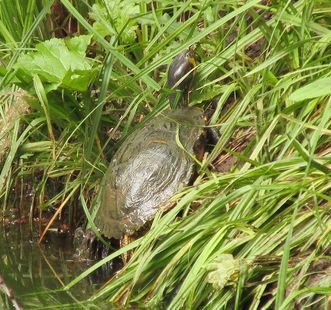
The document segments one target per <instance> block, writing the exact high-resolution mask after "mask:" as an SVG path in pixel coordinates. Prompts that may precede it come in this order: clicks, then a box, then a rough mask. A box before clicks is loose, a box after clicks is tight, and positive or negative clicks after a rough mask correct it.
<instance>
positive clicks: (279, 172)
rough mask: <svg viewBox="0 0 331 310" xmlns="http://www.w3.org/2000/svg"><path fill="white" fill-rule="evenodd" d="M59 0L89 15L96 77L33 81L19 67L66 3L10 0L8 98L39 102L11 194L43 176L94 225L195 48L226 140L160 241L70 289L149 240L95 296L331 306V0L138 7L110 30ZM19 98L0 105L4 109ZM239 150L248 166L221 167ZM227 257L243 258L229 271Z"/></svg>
mask: <svg viewBox="0 0 331 310" xmlns="http://www.w3.org/2000/svg"><path fill="white" fill-rule="evenodd" d="M61 2H62V4H63V6H64V7H66V9H67V11H68V12H70V14H71V16H72V17H73V18H74V19H75V20H77V21H78V26H77V29H76V31H74V32H72V33H70V31H69V30H68V32H69V33H68V34H69V35H71V36H77V35H78V34H91V35H93V39H92V43H91V44H90V46H89V48H88V53H87V55H88V56H89V57H90V58H91V60H90V61H91V63H92V64H93V68H94V69H95V70H96V72H97V75H96V77H95V79H94V81H93V83H92V84H91V86H90V88H89V90H87V91H85V92H81V91H77V90H72V89H68V88H66V87H64V86H63V85H62V86H61V85H60V86H59V87H58V88H56V89H54V90H51V91H49V88H48V87H49V82H50V81H48V80H47V79H46V78H40V76H35V77H34V78H33V81H34V83H32V82H28V81H22V80H20V78H21V77H20V76H19V75H18V74H17V72H16V71H14V68H15V64H16V62H17V59H19V58H20V57H21V55H22V54H24V53H26V52H28V51H31V49H33V48H34V47H35V45H36V43H38V42H41V41H45V40H47V39H50V38H51V37H52V36H54V33H55V30H54V29H52V28H49V27H47V25H49V23H50V22H51V21H52V16H51V15H47V13H48V11H47V10H48V7H49V6H50V5H51V4H52V1H27V4H26V5H27V6H28V7H29V10H28V12H29V14H23V13H22V12H25V10H27V8H26V7H24V6H23V5H21V4H18V3H16V2H13V1H8V3H7V2H6V1H4V3H0V37H1V42H2V44H1V49H0V53H1V56H0V59H1V63H0V74H1V77H2V78H1V82H0V83H1V85H2V87H3V89H2V92H3V93H4V94H5V96H6V98H8V96H9V97H10V96H14V95H12V94H11V89H12V87H15V85H18V86H20V87H22V88H24V89H25V91H26V92H28V93H29V94H30V95H31V96H33V97H34V100H30V101H29V104H30V105H31V106H32V108H33V109H32V112H30V113H29V114H28V115H26V116H24V117H22V119H21V121H19V120H17V119H16V118H15V122H16V123H15V124H14V125H13V127H12V128H13V130H12V132H11V141H12V143H11V146H10V148H9V149H8V151H7V152H8V153H7V154H8V155H7V159H6V160H5V161H4V162H3V165H2V171H1V174H0V195H1V199H2V201H3V202H6V201H8V200H9V199H10V192H11V189H13V188H14V187H15V186H17V184H18V183H20V182H21V183H23V184H24V183H31V181H30V180H31V177H35V181H32V184H30V186H31V187H32V190H31V189H30V190H29V192H30V191H31V192H32V193H33V201H34V207H35V208H36V207H38V208H39V209H38V210H40V212H43V210H46V209H47V208H49V207H50V206H52V207H54V206H55V207H56V208H57V210H58V212H61V213H62V216H65V217H66V218H67V221H68V222H74V221H75V217H74V214H75V212H76V211H77V210H76V209H77V208H79V209H81V208H83V209H84V211H85V213H86V218H87V219H88V220H87V222H89V224H88V225H92V226H93V224H92V223H91V219H92V218H93V214H94V212H95V207H97V205H98V199H99V197H98V193H99V192H100V180H101V178H102V175H103V172H104V171H105V169H106V167H107V165H108V162H109V160H110V159H111V157H112V155H113V154H114V152H115V150H116V149H117V147H118V145H120V144H121V143H122V142H123V141H125V138H126V136H127V135H128V134H130V132H132V131H133V130H135V129H137V128H139V126H141V124H142V122H144V121H145V120H148V119H150V118H152V117H155V116H156V115H157V114H158V113H159V112H160V111H162V110H163V109H166V108H168V102H167V101H166V92H165V91H164V90H163V86H164V85H165V82H166V75H165V72H166V66H167V65H168V64H169V63H170V62H171V60H172V59H173V58H174V56H175V55H176V54H178V53H179V52H180V51H182V50H183V49H185V48H187V47H190V46H192V45H195V48H196V52H197V54H198V55H199V57H200V63H199V65H198V67H197V74H196V79H195V83H194V87H193V88H194V89H193V92H192V95H191V103H192V104H195V105H198V106H204V107H206V106H208V105H210V104H212V105H213V115H212V116H211V121H210V125H211V126H215V127H217V128H219V130H220V134H221V137H220V139H219V141H218V143H217V144H216V146H215V147H214V148H213V150H212V151H211V152H210V153H209V154H207V156H206V157H205V159H204V161H203V162H202V165H201V166H200V168H199V177H198V179H197V181H196V182H195V184H194V185H193V186H192V187H190V188H186V189H185V190H184V191H183V192H181V193H178V195H177V196H176V197H174V198H173V199H172V200H171V201H170V202H169V205H171V204H173V205H174V206H173V207H172V208H171V209H170V211H168V212H165V213H163V214H162V213H159V214H158V215H157V216H156V218H155V220H154V221H153V224H152V227H151V229H150V231H148V232H147V233H146V235H144V236H143V237H141V238H140V239H138V240H137V241H135V242H134V243H132V244H130V245H128V246H127V247H126V248H122V249H120V250H119V251H117V252H115V253H113V254H112V255H111V256H109V257H108V258H106V259H104V261H101V262H99V263H97V264H96V265H95V266H93V267H91V269H90V270H88V271H86V272H85V273H83V274H82V275H81V276H80V277H78V278H77V279H76V280H74V281H73V282H71V283H68V284H67V287H66V288H67V289H70V288H71V287H72V286H74V285H75V284H76V283H77V282H78V281H79V280H81V279H82V278H84V277H85V276H87V274H88V273H90V272H92V271H93V270H95V269H96V268H97V267H98V266H100V265H101V264H103V263H104V262H105V261H107V260H108V261H109V260H111V259H112V258H114V257H116V256H119V255H121V254H122V253H123V252H125V251H127V250H129V249H135V252H134V254H133V257H132V259H131V260H130V261H129V263H128V264H127V265H126V266H125V268H124V269H123V270H121V271H120V272H119V274H118V275H117V276H116V277H114V278H113V279H112V280H111V281H110V282H109V283H108V284H107V285H106V286H105V287H104V288H102V289H101V290H100V291H98V292H97V293H96V294H95V295H94V296H92V297H91V298H90V301H94V300H99V301H100V300H102V301H104V300H107V301H109V302H115V303H124V304H126V305H129V304H137V305H139V306H141V305H143V304H144V305H145V306H147V307H157V306H159V307H161V305H162V306H164V307H168V308H169V309H201V308H205V309H243V308H247V309H274V308H276V309H288V308H289V309H290V308H293V307H294V305H295V304H299V305H301V306H302V307H306V308H307V309H309V308H310V307H311V306H312V303H314V302H317V303H319V304H320V305H324V307H325V309H326V308H327V298H329V297H328V295H329V294H330V293H331V289H330V287H331V285H330V281H331V280H330V275H327V272H326V270H324V271H323V270H322V271H320V272H318V271H319V270H318V267H316V266H318V265H319V262H321V261H323V260H324V259H330V237H331V231H330V225H331V216H330V214H331V212H330V211H331V210H330V207H331V204H330V201H331V200H330V190H331V182H330V174H331V139H330V135H331V129H330V124H331V99H330V98H331V97H330V95H331V88H330V87H329V85H330V83H329V82H330V79H331V78H330V74H331V67H330V62H331V4H330V3H329V1H326V0H325V1H323V0H319V1H317V0H316V1H308V0H306V1H304V0H299V1H295V2H294V1H272V3H269V2H271V1H267V2H266V1H263V2H262V1H258V0H252V1H231V0H225V1H221V2H219V1H208V0H206V1H202V2H193V1H188V2H182V1H175V0H171V1H155V2H139V4H137V5H136V7H134V8H132V7H131V9H132V11H134V13H132V16H129V18H128V17H127V16H123V15H120V16H119V17H118V16H115V17H116V18H117V19H116V18H115V17H114V16H112V14H115V10H109V11H107V12H106V11H105V14H103V15H100V14H99V16H100V17H99V20H98V23H99V24H98V27H96V26H95V27H93V25H92V19H91V18H88V16H89V15H88V12H92V11H93V10H95V7H93V5H94V4H95V1H67V0H62V1H61ZM105 2H107V1H105ZM108 2H109V3H110V2H112V1H108ZM100 3H101V1H100ZM137 3H138V2H137ZM266 3H267V4H266ZM127 11H128V12H129V11H130V10H129V6H128V10H127ZM13 14H14V15H15V16H16V17H15V18H13V19H11V18H8V16H13ZM90 17H91V15H90ZM69 20H70V19H69V17H67V19H65V20H64V21H63V24H62V27H63V28H66V27H67V26H68V25H70V23H69V22H68V21H69ZM16 23H18V25H17V24H16ZM68 23H69V24H68ZM130 27H136V28H135V29H136V30H135V37H134V38H132V37H130V36H131V35H132V33H131V34H130V31H129V29H130ZM66 29H69V28H68V27H67V28H66ZM105 29H106V30H107V31H109V33H110V35H108V36H106V37H105V36H104V31H105ZM13 98H14V97H13ZM13 102H15V100H12V101H10V100H9V101H8V100H6V101H2V109H3V110H4V109H5V107H7V105H9V106H10V104H12V103H13ZM5 105H6V106H5ZM142 116H144V118H143V120H142V122H137V120H138V119H141V117H142ZM19 122H20V123H19ZM247 137H249V139H248V138H247ZM228 154H230V155H231V157H232V158H233V157H234V158H235V159H236V160H234V161H233V164H232V165H231V168H230V169H228V171H226V172H223V173H220V172H217V169H218V168H220V167H221V166H222V165H224V164H225V163H226V160H227V156H228ZM212 167H216V170H215V169H212ZM26 194H27V193H25V192H24V189H22V191H21V197H24V196H25V195H26ZM3 206H4V207H3V208H5V207H6V203H3ZM197 206H198V207H197ZM59 208H60V209H59ZM50 225H52V222H50ZM223 254H231V255H233V258H234V262H235V266H237V267H234V270H232V271H231V270H230V271H229V274H228V275H227V278H224V275H223V273H222V272H221V270H223V269H222V268H224V266H225V265H223V264H225V263H222V260H221V259H222V257H224V256H222V255H223ZM329 265H330V264H329ZM322 269H323V268H322ZM316 273H317V274H319V275H320V278H319V279H320V281H319V282H318V281H315V282H314V281H313V279H314V274H315V276H316ZM212 275H216V278H215V277H213V278H212ZM323 277H324V278H323ZM211 279H214V280H211ZM224 279H226V281H225V285H223V284H224ZM210 282H212V283H210ZM222 283H223V284H222Z"/></svg>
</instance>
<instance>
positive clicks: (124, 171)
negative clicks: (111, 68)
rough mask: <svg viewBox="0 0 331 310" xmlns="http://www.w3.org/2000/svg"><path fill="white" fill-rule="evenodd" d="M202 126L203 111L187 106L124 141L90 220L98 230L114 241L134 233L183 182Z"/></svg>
mask: <svg viewBox="0 0 331 310" xmlns="http://www.w3.org/2000/svg"><path fill="white" fill-rule="evenodd" d="M203 126H204V120H203V113H202V111H201V110H200V109H197V108H188V107H186V108H182V109H178V110H176V111H171V112H168V113H163V114H161V115H160V116H158V117H156V118H154V119H152V120H151V121H149V122H147V123H146V124H145V125H144V126H143V127H142V128H140V129H138V130H136V131H135V132H133V133H132V134H131V135H130V136H129V137H128V138H127V139H126V140H125V141H124V143H123V144H122V146H121V147H120V148H119V149H118V151H117V152H116V154H115V155H114V157H113V160H112V162H111V164H110V166H109V168H108V170H107V172H106V174H105V177H104V179H103V184H102V187H103V192H102V198H101V199H102V200H101V206H100V208H99V211H98V214H97V216H96V219H95V224H96V226H97V227H98V228H99V229H100V230H101V233H102V234H104V235H105V236H107V237H109V238H110V237H113V238H116V239H119V238H121V237H122V236H123V235H124V234H125V235H131V234H133V233H134V232H135V231H136V230H138V229H139V228H140V227H141V226H143V225H144V224H145V223H146V222H147V221H149V220H151V219H152V218H153V217H154V215H155V213H156V211H157V210H158V209H159V208H160V207H162V205H163V204H164V203H165V202H166V201H167V200H168V199H169V198H171V197H172V196H173V195H174V194H175V193H176V192H177V191H178V190H179V189H180V187H181V186H183V185H187V184H188V182H189V180H190V177H191V175H192V172H193V168H194V160H193V158H192V156H194V145H195V142H196V141H197V140H198V139H199V137H200V136H201V134H202V132H203ZM177 135H179V136H178V137H179V140H180V142H181V144H182V146H183V147H184V149H185V150H183V149H182V148H181V147H180V146H179V145H178V144H177V143H176V136H177Z"/></svg>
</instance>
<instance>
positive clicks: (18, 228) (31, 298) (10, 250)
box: [0, 215, 109, 310]
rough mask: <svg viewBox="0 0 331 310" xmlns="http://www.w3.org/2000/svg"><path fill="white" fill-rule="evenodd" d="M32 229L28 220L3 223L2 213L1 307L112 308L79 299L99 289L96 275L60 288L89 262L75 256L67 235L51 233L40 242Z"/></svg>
mask: <svg viewBox="0 0 331 310" xmlns="http://www.w3.org/2000/svg"><path fill="white" fill-rule="evenodd" d="M33 230H34V229H31V228H30V227H29V225H28V224H17V223H16V224H14V223H6V224H4V223H3V221H2V218H1V215H0V231H1V233H0V309H1V310H2V309H4V310H6V309H19V308H18V307H21V309H109V306H108V307H105V306H101V305H100V306H99V305H96V303H95V302H93V304H92V303H87V302H84V303H80V302H79V301H80V300H81V301H82V300H86V299H87V298H88V297H89V296H91V295H92V294H93V292H95V290H96V289H97V286H98V284H95V283H97V282H98V281H94V280H93V278H92V279H91V278H86V279H84V280H82V281H81V282H79V283H78V284H77V285H76V286H74V287H73V288H72V289H71V290H70V291H68V292H65V291H63V290H61V289H62V288H63V287H64V285H66V284H68V283H69V282H70V281H71V280H73V279H74V278H75V277H76V276H78V275H79V273H81V272H82V271H83V270H84V269H86V268H87V266H86V265H84V264H82V263H79V262H77V261H74V260H73V254H74V251H73V246H72V240H71V239H70V238H68V236H66V237H64V236H60V235H59V234H58V233H57V232H54V233H49V234H48V235H47V238H46V240H45V242H43V244H42V245H40V246H39V245H38V243H37V236H34V235H33V233H32V232H31V231H33Z"/></svg>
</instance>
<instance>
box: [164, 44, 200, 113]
mask: <svg viewBox="0 0 331 310" xmlns="http://www.w3.org/2000/svg"><path fill="white" fill-rule="evenodd" d="M195 65H196V64H195V57H194V52H193V51H191V50H189V49H186V50H184V51H183V52H181V53H180V54H179V55H177V56H176V58H175V59H174V60H173V62H172V63H171V65H170V66H169V70H168V83H167V87H168V88H171V89H172V90H173V92H172V93H171V94H170V95H169V100H170V105H171V106H172V107H174V106H176V105H177V104H176V102H178V103H179V105H185V103H186V101H187V95H188V91H189V88H190V85H191V83H192V80H193V76H194V68H195ZM177 94H178V95H177ZM175 101H176V102H175Z"/></svg>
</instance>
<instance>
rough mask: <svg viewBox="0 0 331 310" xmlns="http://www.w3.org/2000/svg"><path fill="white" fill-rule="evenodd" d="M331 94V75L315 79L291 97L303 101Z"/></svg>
mask: <svg viewBox="0 0 331 310" xmlns="http://www.w3.org/2000/svg"><path fill="white" fill-rule="evenodd" d="M330 94H331V77H327V78H321V79H319V80H317V81H314V82H312V83H310V84H307V85H305V86H303V87H301V88H299V89H297V90H296V91H295V92H294V93H292V94H291V95H290V97H289V99H290V100H293V101H302V100H305V99H312V98H318V97H322V96H327V95H330Z"/></svg>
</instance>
